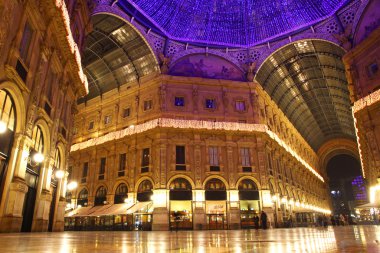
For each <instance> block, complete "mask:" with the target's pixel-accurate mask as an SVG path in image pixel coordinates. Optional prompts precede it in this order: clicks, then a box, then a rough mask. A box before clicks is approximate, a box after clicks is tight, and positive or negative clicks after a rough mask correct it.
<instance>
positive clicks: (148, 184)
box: [136, 179, 154, 202]
mask: <svg viewBox="0 0 380 253" xmlns="http://www.w3.org/2000/svg"><path fill="white" fill-rule="evenodd" d="M153 189H154V184H153V182H152V181H151V180H149V179H145V180H143V181H141V182H140V183H139V184H138V186H137V189H136V198H137V201H139V202H147V201H151V200H152V196H153Z"/></svg>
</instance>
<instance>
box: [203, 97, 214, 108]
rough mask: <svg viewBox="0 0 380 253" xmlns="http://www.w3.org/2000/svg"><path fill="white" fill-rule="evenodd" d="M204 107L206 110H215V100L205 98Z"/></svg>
mask: <svg viewBox="0 0 380 253" xmlns="http://www.w3.org/2000/svg"><path fill="white" fill-rule="evenodd" d="M205 107H206V109H215V108H216V102H215V99H212V98H207V99H206V101H205Z"/></svg>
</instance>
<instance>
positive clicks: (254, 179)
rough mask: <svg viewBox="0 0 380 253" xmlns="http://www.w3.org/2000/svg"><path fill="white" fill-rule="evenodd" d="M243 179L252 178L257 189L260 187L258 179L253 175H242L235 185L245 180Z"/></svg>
mask: <svg viewBox="0 0 380 253" xmlns="http://www.w3.org/2000/svg"><path fill="white" fill-rule="evenodd" d="M245 179H249V180H252V181H253V182H254V183H255V184H256V186H257V189H258V190H260V189H261V186H260V183H259V181H258V180H257V179H256V178H255V177H253V176H242V177H240V178H239V179H238V181H237V182H236V185H237V186H238V187H239V184H240V183H241V181H243V180H245Z"/></svg>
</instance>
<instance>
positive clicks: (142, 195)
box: [127, 180, 153, 231]
mask: <svg viewBox="0 0 380 253" xmlns="http://www.w3.org/2000/svg"><path fill="white" fill-rule="evenodd" d="M152 196H153V184H152V182H151V181H149V180H144V181H142V182H141V183H140V185H139V187H138V190H137V201H138V202H137V203H136V204H135V205H134V206H132V207H131V208H130V209H128V211H127V213H128V214H133V222H134V230H144V231H147V230H152V221H153V215H152V211H153V204H152V201H151V199H152Z"/></svg>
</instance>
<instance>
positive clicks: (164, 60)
mask: <svg viewBox="0 0 380 253" xmlns="http://www.w3.org/2000/svg"><path fill="white" fill-rule="evenodd" d="M158 56H159V58H160V60H161V74H167V73H168V72H169V64H170V60H171V59H170V57H168V56H165V55H164V54H163V53H160V54H159V55H158Z"/></svg>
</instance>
